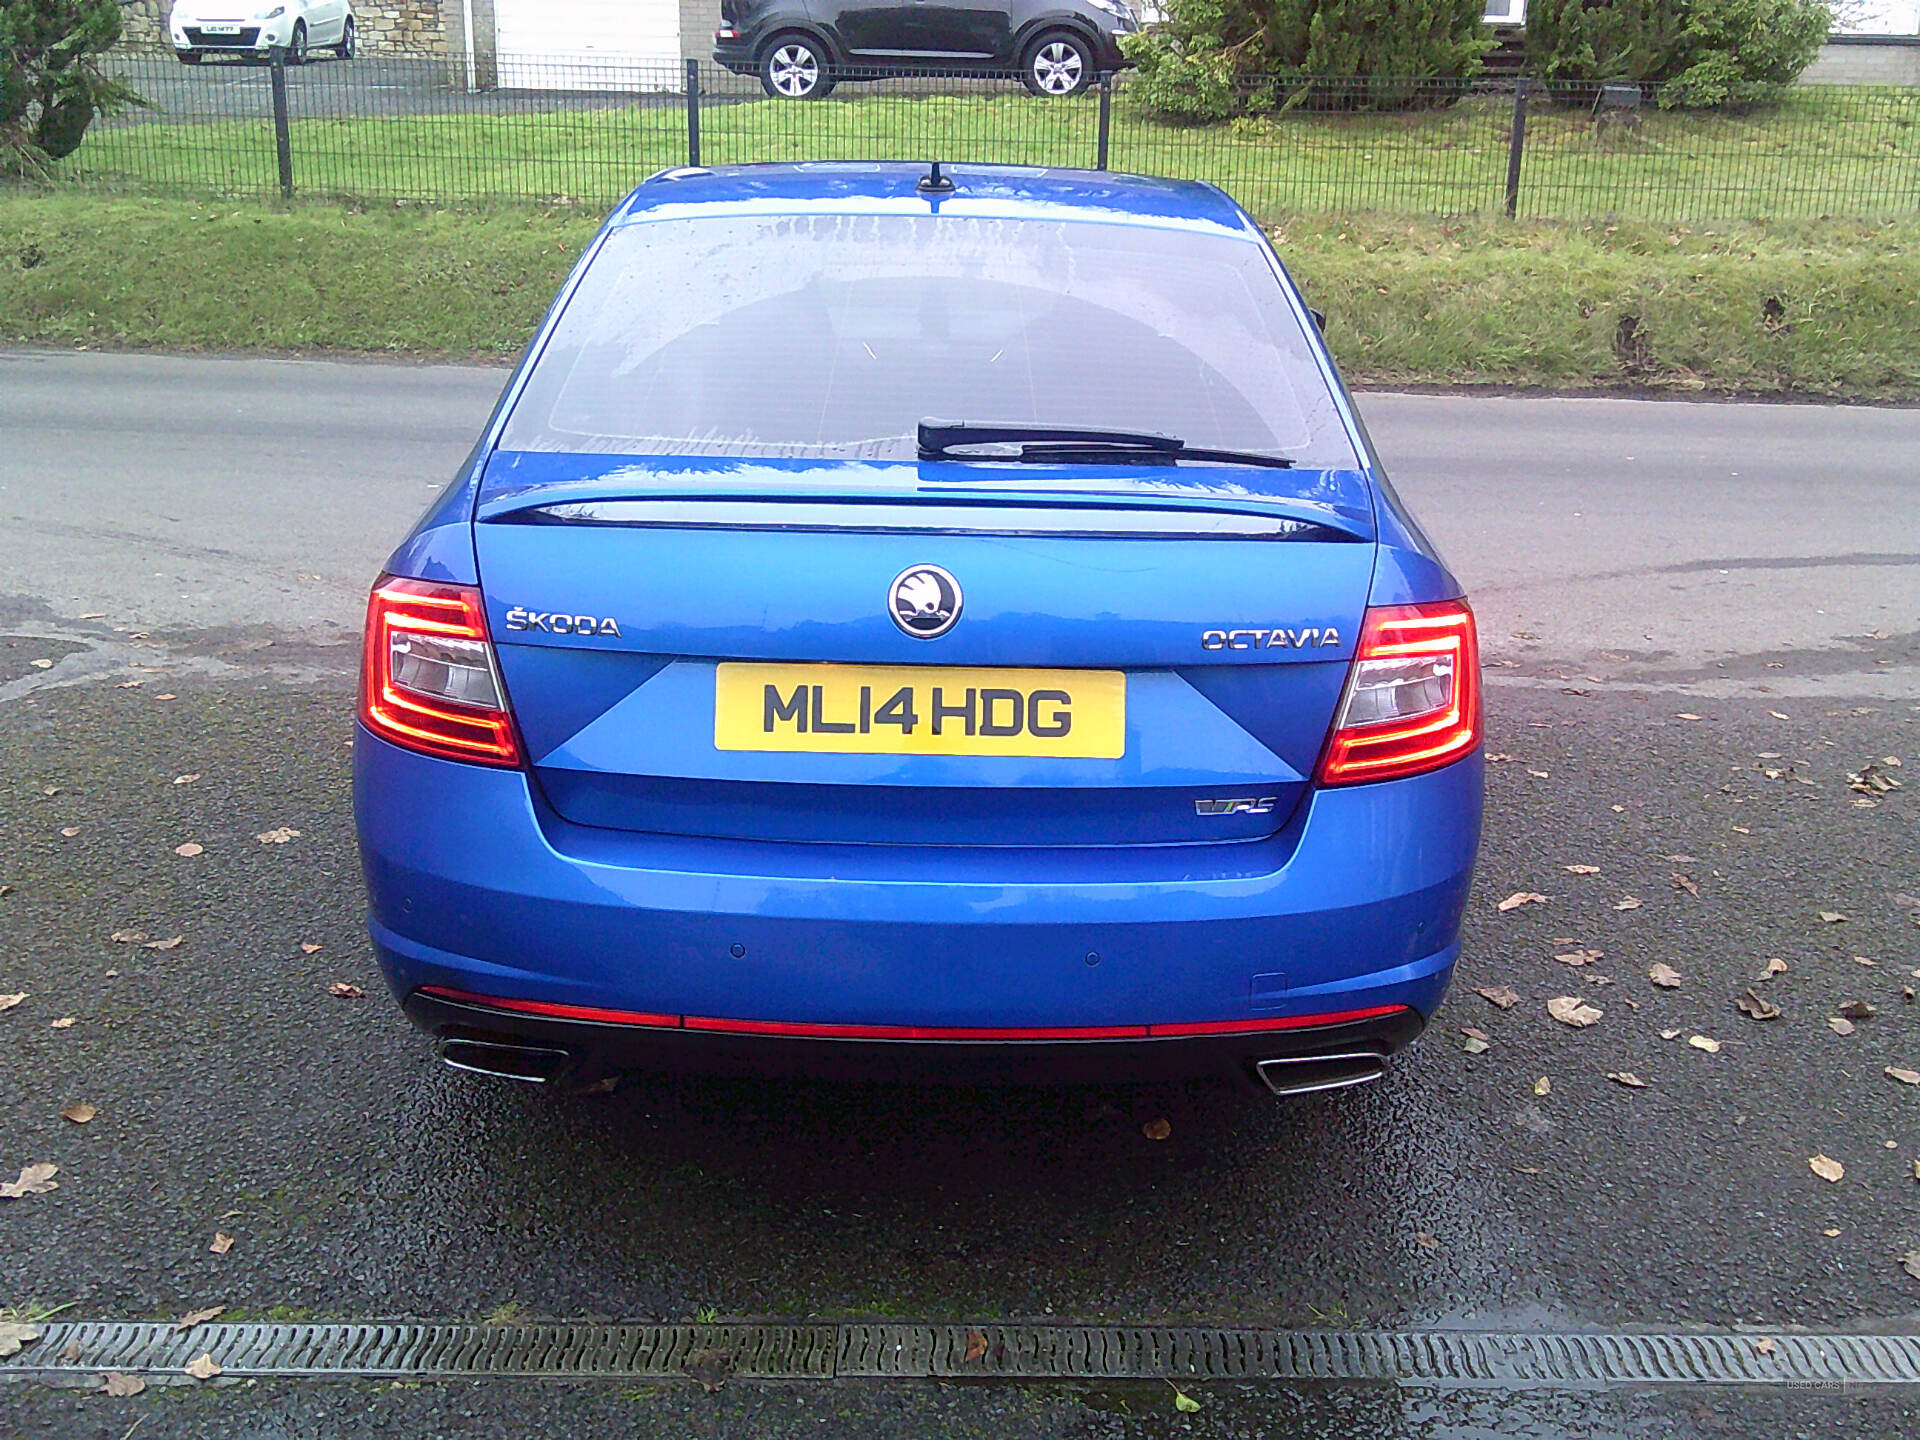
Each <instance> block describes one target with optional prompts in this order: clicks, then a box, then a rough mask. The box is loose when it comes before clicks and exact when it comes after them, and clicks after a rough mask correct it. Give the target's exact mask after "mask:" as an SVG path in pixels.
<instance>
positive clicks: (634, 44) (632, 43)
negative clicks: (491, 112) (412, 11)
mask: <svg viewBox="0 0 1920 1440" xmlns="http://www.w3.org/2000/svg"><path fill="white" fill-rule="evenodd" d="M493 16H494V20H493V33H494V44H495V46H496V51H497V55H498V63H499V71H500V85H501V86H502V88H504V89H508V90H679V89H681V88H683V87H684V86H685V84H686V77H685V75H683V74H682V73H681V64H680V3H679V0H494V7H493Z"/></svg>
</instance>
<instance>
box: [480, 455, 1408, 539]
mask: <svg viewBox="0 0 1920 1440" xmlns="http://www.w3.org/2000/svg"><path fill="white" fill-rule="evenodd" d="M496 464H497V461H496ZM489 468H490V469H491V468H492V467H489ZM595 468H598V467H595ZM955 468H957V467H955V466H954V465H952V464H951V463H950V462H933V463H929V464H925V465H919V464H912V463H906V464H899V465H891V464H889V465H870V464H855V465H834V466H827V467H820V468H817V469H810V470H799V471H795V470H784V469H783V470H770V469H763V468H761V467H759V466H754V467H751V468H750V469H749V471H748V473H746V474H744V475H743V474H741V473H740V472H739V470H738V468H737V467H728V466H713V467H712V468H708V467H705V466H702V467H700V468H699V469H698V470H697V471H695V472H690V471H689V470H688V469H686V468H682V467H676V468H675V469H673V470H670V471H664V472H663V471H659V470H655V469H653V468H652V467H650V466H642V465H625V466H621V467H619V468H618V469H615V470H611V471H602V473H599V474H589V475H580V476H577V477H569V478H561V479H553V480H542V481H537V482H534V483H530V484H522V485H504V486H503V485H501V484H500V483H499V482H500V478H501V477H499V476H498V474H497V473H496V474H493V475H489V477H488V483H487V484H486V486H485V491H484V492H483V495H482V498H481V500H480V502H479V504H478V506H477V507H476V509H475V514H474V519H475V521H476V522H479V523H483V524H487V523H498V522H513V521H515V520H525V519H528V518H531V517H530V516H529V512H533V511H551V510H552V509H554V508H555V507H558V506H580V505H594V504H609V503H614V502H624V501H639V502H648V501H653V502H660V503H661V504H662V505H663V506H670V505H682V506H684V505H695V504H700V503H703V502H723V503H724V502H732V503H734V504H736V505H740V506H761V507H767V508H769V509H771V508H772V507H776V506H780V505H788V504H791V505H806V506H813V507H817V506H838V505H844V506H847V507H849V508H850V509H857V508H858V507H865V506H886V507H893V506H913V505H918V504H926V505H935V506H941V507H945V508H952V507H976V506H977V507H979V508H981V509H982V510H988V509H991V508H993V507H995V506H999V505H1007V506H1017V507H1022V508H1027V509H1089V510H1099V511H1106V512H1109V513H1112V512H1118V511H1142V512H1155V511H1158V512H1187V513H1189V514H1214V515H1221V516H1228V515H1244V516H1254V517H1259V518H1261V519H1267V520H1276V521H1291V522H1295V523H1297V524H1302V525H1310V526H1315V527H1320V528H1323V529H1325V530H1328V531H1332V532H1336V533H1335V534H1334V535H1332V536H1329V537H1328V538H1332V539H1340V540H1360V541H1370V540H1373V539H1375V538H1376V530H1375V526H1374V515H1373V504H1372V500H1373V497H1372V486H1371V482H1370V477H1369V476H1368V475H1367V474H1366V473H1365V472H1363V471H1353V470H1327V471H1316V470H1305V469H1301V470H1287V471H1254V470H1246V471H1242V470H1237V469H1234V468H1232V467H1228V466H1208V467H1205V468H1204V469H1199V468H1197V467H1196V468H1189V469H1186V470H1178V469H1175V468H1174V467H1172V466H1168V467H1158V466H1155V467H1142V466H1137V465H1117V466H1103V467H1098V468H1097V469H1090V468H1089V467H1083V466H1075V467H1054V466H1046V467H1042V466H1024V467H1021V469H1022V472H1023V473H1019V474H1013V475H1007V474H1000V473H996V474H995V475H994V476H993V477H992V478H990V479H989V478H977V479H972V480H952V479H948V478H946V477H945V476H944V475H941V474H940V473H938V472H941V471H947V472H951V471H952V470H954V469H955ZM969 468H971V467H969ZM1008 468H1009V469H1011V468H1012V467H1008ZM1063 472H1064V473H1063ZM1275 475H1283V476H1286V477H1288V479H1289V480H1290V481H1291V482H1292V483H1291V485H1290V487H1289V488H1293V489H1297V490H1302V491H1306V492H1308V493H1306V494H1274V493H1272V492H1270V491H1269V492H1263V491H1261V490H1259V489H1257V488H1255V487H1254V486H1253V485H1252V484H1249V483H1247V482H1248V481H1249V480H1250V479H1261V478H1264V479H1269V480H1270V479H1272V478H1273V477H1274V476H1275ZM689 482H692V483H689ZM770 482H777V483H770ZM1314 491H1319V492H1321V493H1323V494H1325V495H1326V497H1327V498H1326V499H1324V500H1323V499H1320V498H1318V497H1317V496H1315V495H1314V494H1313V493H1312V492H1314ZM536 523H537V522H536ZM682 523H687V522H682ZM761 528H769V527H761ZM772 528H785V527H772ZM795 528H815V529H818V528H847V529H859V528H862V527H860V526H858V525H850V526H846V527H823V526H819V525H813V526H802V527H795ZM886 528H889V529H898V528H901V527H896V526H888V527H886ZM982 528H983V530H984V529H990V528H991V527H982Z"/></svg>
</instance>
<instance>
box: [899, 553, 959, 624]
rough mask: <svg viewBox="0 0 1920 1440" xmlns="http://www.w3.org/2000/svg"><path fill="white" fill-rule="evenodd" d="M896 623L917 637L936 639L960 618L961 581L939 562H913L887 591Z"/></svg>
mask: <svg viewBox="0 0 1920 1440" xmlns="http://www.w3.org/2000/svg"><path fill="white" fill-rule="evenodd" d="M887 609H888V612H889V613H890V614H891V615H892V616H893V623H894V624H896V625H898V626H899V627H900V628H901V629H902V630H904V631H905V632H906V633H907V634H909V635H911V636H913V638H914V639H916V640H937V639H938V638H939V637H940V636H942V635H944V634H946V633H947V631H949V630H951V629H952V628H953V625H954V622H955V621H956V620H958V619H959V618H960V582H959V581H958V580H956V579H954V578H953V576H951V575H949V574H948V573H947V572H946V571H944V570H942V569H941V568H940V567H939V566H938V565H914V566H911V567H910V568H908V569H906V570H902V571H901V572H900V573H899V575H897V576H895V577H894V581H893V584H892V585H891V586H890V587H889V588H888V590H887Z"/></svg>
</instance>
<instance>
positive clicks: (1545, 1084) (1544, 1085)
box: [1533, 1075, 1553, 1095]
mask: <svg viewBox="0 0 1920 1440" xmlns="http://www.w3.org/2000/svg"><path fill="white" fill-rule="evenodd" d="M1533 1093H1534V1094H1536V1095H1551V1094H1552V1093H1553V1081H1551V1080H1549V1079H1548V1078H1547V1077H1546V1076H1544V1075H1542V1076H1541V1077H1540V1078H1539V1079H1538V1080H1536V1081H1534V1082H1533Z"/></svg>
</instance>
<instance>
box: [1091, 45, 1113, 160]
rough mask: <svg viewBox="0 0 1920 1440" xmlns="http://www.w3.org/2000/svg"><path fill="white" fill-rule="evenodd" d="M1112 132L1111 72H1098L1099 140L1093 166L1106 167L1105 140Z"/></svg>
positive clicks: (1106, 140)
mask: <svg viewBox="0 0 1920 1440" xmlns="http://www.w3.org/2000/svg"><path fill="white" fill-rule="evenodd" d="M1112 134H1113V72H1112V71H1110V70H1102V71H1101V72H1100V141H1099V151H1098V153H1097V155H1096V157H1095V159H1094V165H1093V168H1094V169H1096V170H1104V169H1106V168H1107V142H1108V140H1109V139H1110V138H1111V136H1112Z"/></svg>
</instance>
